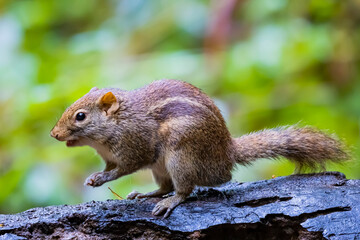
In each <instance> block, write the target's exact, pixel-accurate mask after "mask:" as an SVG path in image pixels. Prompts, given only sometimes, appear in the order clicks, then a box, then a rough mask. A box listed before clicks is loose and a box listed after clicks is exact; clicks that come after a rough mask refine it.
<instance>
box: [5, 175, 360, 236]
mask: <svg viewBox="0 0 360 240" xmlns="http://www.w3.org/2000/svg"><path fill="white" fill-rule="evenodd" d="M158 201H159V198H154V199H141V200H107V201H104V202H89V203H83V204H79V205H74V206H67V205H63V206H50V207H45V208H34V209H30V210H27V211H25V212H22V213H18V214H14V215H0V224H1V227H0V239H358V238H360V210H359V209H360V180H348V179H346V178H345V176H344V175H343V174H342V173H338V172H326V173H321V174H309V175H291V176H286V177H278V178H275V179H271V180H264V181H258V182H251V183H234V182H233V183H227V184H225V185H223V186H221V187H216V188H197V189H196V190H195V191H194V192H193V194H192V195H191V196H190V197H189V198H188V199H187V201H186V202H185V203H183V204H181V205H180V206H178V207H177V208H176V209H175V210H174V211H173V213H172V214H171V215H170V217H169V218H167V219H161V218H158V217H154V216H152V215H151V210H152V208H153V207H154V205H155V204H156V202H158Z"/></svg>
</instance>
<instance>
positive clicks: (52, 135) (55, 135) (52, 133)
mask: <svg viewBox="0 0 360 240" xmlns="http://www.w3.org/2000/svg"><path fill="white" fill-rule="evenodd" d="M50 136H51V137H53V138H56V139H57V140H59V134H55V133H54V132H53V131H51V132H50Z"/></svg>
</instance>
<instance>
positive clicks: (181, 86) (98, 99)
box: [51, 80, 348, 217]
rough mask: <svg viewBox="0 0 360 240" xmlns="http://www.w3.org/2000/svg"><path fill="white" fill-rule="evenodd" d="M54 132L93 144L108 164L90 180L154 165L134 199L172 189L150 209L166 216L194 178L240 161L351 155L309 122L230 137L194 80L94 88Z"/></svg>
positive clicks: (227, 171)
mask: <svg viewBox="0 0 360 240" xmlns="http://www.w3.org/2000/svg"><path fill="white" fill-rule="evenodd" d="M51 136H52V137H54V138H56V139H57V140H59V141H66V145H67V146H68V147H73V146H84V145H88V146H90V147H93V148H94V149H95V150H96V151H97V153H98V154H99V155H100V156H101V157H102V158H103V160H104V161H105V163H106V167H105V169H104V171H102V172H96V173H93V174H92V175H90V176H89V177H88V178H87V179H86V181H85V185H89V186H93V187H98V186H101V185H103V184H104V183H106V182H108V181H112V180H115V179H117V178H120V177H121V176H124V175H127V174H130V173H133V172H135V171H137V170H139V169H146V168H149V169H151V170H152V174H153V177H154V179H155V181H156V183H157V184H158V185H159V186H160V188H159V189H158V190H156V191H153V192H149V193H145V194H141V193H138V192H132V193H130V194H129V195H128V198H129V199H134V198H145V197H161V196H164V195H166V194H168V193H170V192H172V191H174V190H175V195H174V196H170V197H167V198H165V199H163V200H161V201H159V202H158V203H157V204H156V206H155V207H154V209H153V211H152V213H153V215H162V214H164V217H168V216H169V214H170V212H171V211H172V210H173V209H174V208H175V207H176V206H178V205H179V204H180V203H181V202H183V201H185V199H186V197H187V196H189V194H190V193H191V192H192V190H193V189H194V187H195V186H216V185H220V184H222V183H225V182H228V181H230V180H231V178H232V174H231V172H232V170H233V168H234V165H235V164H236V163H238V164H241V165H249V164H250V163H251V162H253V161H254V160H256V159H258V158H270V159H276V158H278V157H280V156H283V157H285V158H288V159H289V160H290V161H293V162H294V163H295V165H296V170H295V171H296V172H297V173H298V172H300V171H301V169H302V167H303V166H309V167H311V168H314V167H316V166H320V167H323V166H324V163H325V161H326V160H331V161H335V162H339V161H342V160H346V159H348V154H347V153H346V151H345V150H343V146H342V143H340V142H339V141H337V140H335V139H333V138H331V137H330V136H328V135H326V134H324V133H322V132H320V131H318V130H315V129H313V128H310V127H304V128H299V127H296V126H290V127H280V128H275V129H268V130H262V131H259V132H255V133H251V134H248V135H244V136H241V137H237V138H236V137H232V136H231V135H230V133H229V131H228V129H227V127H226V124H225V121H224V118H223V117H222V115H221V113H220V110H219V109H218V108H217V107H216V106H215V104H214V103H213V101H212V100H211V99H210V98H209V97H208V96H207V95H206V94H205V93H203V92H202V91H201V90H200V89H198V88H196V87H195V86H193V85H191V84H189V83H186V82H182V81H177V80H159V81H155V82H153V83H151V84H149V85H147V86H145V87H142V88H139V89H136V90H132V91H125V90H120V89H116V88H104V89H98V88H92V89H91V90H90V92H89V93H87V94H86V95H84V96H83V97H81V98H80V99H79V100H77V101H76V102H75V103H73V104H72V105H71V106H70V107H69V108H67V109H66V110H65V112H64V113H63V115H62V116H61V118H60V120H59V121H58V122H57V123H56V125H55V127H54V128H53V129H52V130H51Z"/></svg>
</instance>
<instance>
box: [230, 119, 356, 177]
mask: <svg viewBox="0 0 360 240" xmlns="http://www.w3.org/2000/svg"><path fill="white" fill-rule="evenodd" d="M233 141H234V144H235V149H236V150H235V160H236V162H237V163H240V164H249V163H251V162H252V161H253V160H256V159H258V158H273V159H276V158H278V157H280V156H283V157H285V158H288V159H289V160H291V161H293V162H294V163H295V166H296V168H295V172H296V173H299V172H301V170H302V169H303V167H304V166H306V167H308V168H311V169H316V168H318V167H320V168H321V170H325V162H326V160H330V161H333V162H342V161H344V160H347V159H349V155H348V153H347V152H346V151H345V150H344V149H345V148H344V146H343V144H342V143H341V142H340V141H337V140H335V139H334V138H332V137H330V136H328V135H326V134H325V133H322V132H320V131H319V130H316V129H313V128H310V127H304V128H298V127H295V126H291V127H280V128H274V129H266V130H262V131H259V132H255V133H251V134H248V135H244V136H242V137H239V138H234V139H233Z"/></svg>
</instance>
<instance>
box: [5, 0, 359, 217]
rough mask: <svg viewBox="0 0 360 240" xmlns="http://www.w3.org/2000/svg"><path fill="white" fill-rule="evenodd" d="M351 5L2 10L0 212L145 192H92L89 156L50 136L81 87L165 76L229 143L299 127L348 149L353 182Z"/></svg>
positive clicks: (136, 181)
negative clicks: (187, 91)
mask: <svg viewBox="0 0 360 240" xmlns="http://www.w3.org/2000/svg"><path fill="white" fill-rule="evenodd" d="M359 11H360V1H358V0H356V1H337V0H326V1H324V0H304V1H289V0H244V1H237V0H223V1H215V0H214V1H205V0H199V1H193V0H182V1H166V0H152V1H147V0H121V1H115V0H103V1H95V0H78V1H70V0H62V1H55V0H54V1H53V0H42V1H36V0H34V1H30V0H19V1H11V0H9V1H1V2H0V13H1V15H0V114H1V115H0V116H1V117H0V186H1V191H0V212H2V213H10V212H18V211H22V210H25V209H28V208H30V207H35V206H46V205H50V204H65V203H67V204H74V203H79V202H82V201H88V200H92V199H107V198H114V196H113V195H112V194H111V193H110V191H108V189H107V188H106V186H110V187H111V188H112V189H114V190H115V191H116V192H118V193H119V194H120V195H122V196H126V194H127V193H129V192H130V191H131V190H132V189H137V190H140V191H149V190H152V189H154V188H155V184H154V183H152V181H151V176H150V173H149V171H141V172H139V173H136V174H133V175H130V176H127V177H124V178H122V179H119V180H117V181H114V182H111V183H108V184H106V185H105V186H103V187H101V188H98V189H91V188H87V187H84V186H83V185H82V183H83V181H84V179H85V178H86V176H87V175H89V174H90V173H91V172H93V171H98V170H100V169H101V168H102V167H103V165H104V164H103V163H102V161H101V160H100V158H99V157H98V156H96V154H95V152H94V150H92V149H90V148H88V147H83V148H66V147H65V145H64V144H63V143H60V142H57V141H55V140H54V139H52V138H50V137H49V131H50V130H51V128H52V127H53V125H54V124H55V122H56V120H57V119H58V118H59V117H60V116H61V113H62V112H63V111H64V109H65V108H66V107H67V106H68V105H70V104H71V103H72V102H73V101H75V100H76V99H77V98H79V97H81V96H82V95H83V94H85V93H86V92H87V91H89V89H91V88H92V87H93V86H98V87H106V86H114V87H119V88H123V89H133V88H137V87H141V86H143V85H144V84H147V83H150V82H152V81H153V80H156V79H162V78H175V79H181V80H184V81H187V82H190V83H192V84H194V85H196V86H198V87H200V88H202V89H203V90H204V91H205V92H207V93H208V94H209V95H210V96H211V97H213V98H214V100H215V101H216V103H217V105H218V106H219V107H220V108H221V110H222V112H223V113H224V115H225V118H226V120H227V122H228V126H229V128H230V130H231V132H232V133H233V135H241V134H245V133H247V132H250V131H255V130H259V129H262V128H269V127H275V126H279V125H289V124H296V123H299V124H300V125H313V126H315V127H317V128H320V129H323V130H326V131H329V132H330V133H336V134H337V135H338V136H339V137H340V138H343V139H345V142H346V143H347V144H348V145H349V146H352V148H354V149H353V152H354V154H353V155H354V159H355V161H353V162H352V163H351V164H348V165H344V166H330V169H332V170H340V171H343V172H344V173H345V174H346V175H347V176H348V177H350V178H359V177H360V172H359V170H360V166H359V164H358V161H356V159H358V158H359V155H360V152H359V150H358V149H356V146H358V145H359V143H360V137H359V123H360V81H359V71H358V69H359V65H360V64H359V56H360V55H359V51H360V47H359V46H360V45H359V44H358V43H359V42H360V31H359V26H360V18H359V16H360V15H359V14H358V13H359ZM292 169H293V166H292V165H291V164H290V163H288V162H286V161H279V162H270V161H266V160H260V161H258V162H257V163H256V164H255V165H254V166H252V167H248V168H245V167H239V168H238V169H237V170H236V171H234V178H235V179H237V180H240V181H249V180H257V179H266V178H270V177H271V176H272V175H276V176H278V175H286V174H290V173H291V172H292Z"/></svg>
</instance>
